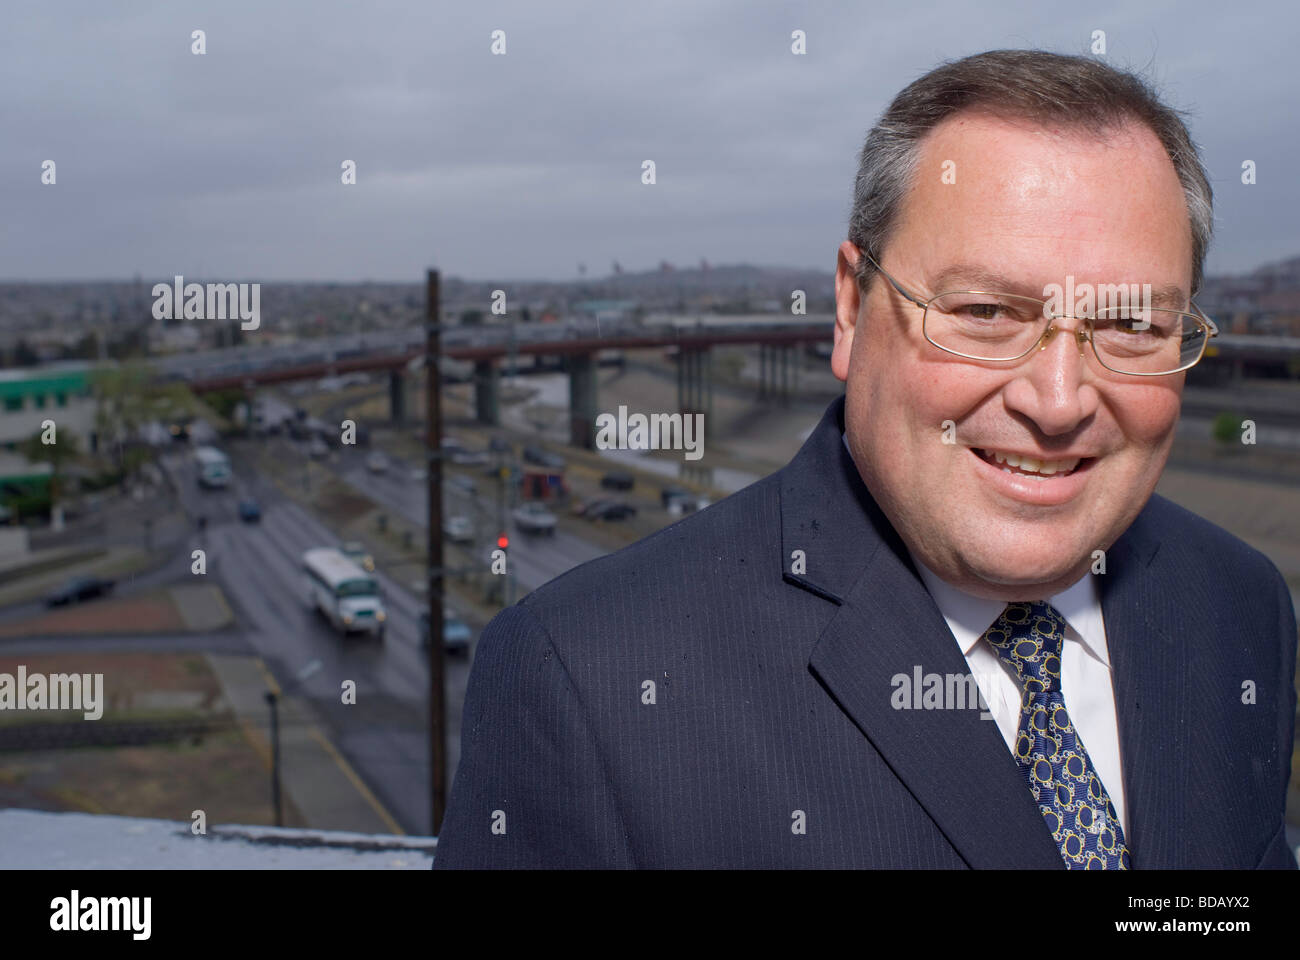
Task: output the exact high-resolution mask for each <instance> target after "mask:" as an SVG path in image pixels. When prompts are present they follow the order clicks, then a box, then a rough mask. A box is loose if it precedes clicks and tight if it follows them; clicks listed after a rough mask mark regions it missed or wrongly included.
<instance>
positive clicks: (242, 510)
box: [239, 500, 262, 523]
mask: <svg viewBox="0 0 1300 960" xmlns="http://www.w3.org/2000/svg"><path fill="white" fill-rule="evenodd" d="M239 519H240V520H243V521H244V522H245V523H257V522H258V521H259V520H261V519H262V507H261V505H260V504H259V503H258V502H257V501H256V500H240V501H239Z"/></svg>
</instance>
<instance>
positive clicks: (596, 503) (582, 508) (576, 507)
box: [571, 497, 612, 517]
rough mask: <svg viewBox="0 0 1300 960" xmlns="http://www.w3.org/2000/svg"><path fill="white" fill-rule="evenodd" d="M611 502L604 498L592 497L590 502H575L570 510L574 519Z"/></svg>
mask: <svg viewBox="0 0 1300 960" xmlns="http://www.w3.org/2000/svg"><path fill="white" fill-rule="evenodd" d="M611 502H612V501H610V500H607V499H605V498H604V497H593V498H592V499H590V500H577V501H575V502H574V504H573V506H572V508H571V510H572V511H573V515H574V516H575V517H585V516H586V515H587V513H588V512H589V511H593V510H597V509H599V508H600V507H602V506H604V505H605V504H607V503H611Z"/></svg>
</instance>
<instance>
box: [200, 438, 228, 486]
mask: <svg viewBox="0 0 1300 960" xmlns="http://www.w3.org/2000/svg"><path fill="white" fill-rule="evenodd" d="M194 467H195V470H196V472H197V475H198V480H199V486H200V487H208V488H219V487H225V486H228V485H229V484H230V458H229V457H227V456H226V455H225V454H224V453H222V452H221V451H220V450H218V449H217V448H216V447H199V448H198V449H197V450H195V451H194Z"/></svg>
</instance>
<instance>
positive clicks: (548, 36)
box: [0, 0, 1300, 281]
mask: <svg viewBox="0 0 1300 960" xmlns="http://www.w3.org/2000/svg"><path fill="white" fill-rule="evenodd" d="M1298 21H1300V13H1298V12H1297V8H1296V6H1295V5H1293V4H1287V3H1284V2H1280V0H1279V2H1272V3H1253V2H1233V3H1230V4H1224V3H1222V2H1221V0H1220V2H1197V3H1186V2H1182V3H1174V2H1156V3H1142V4H1138V3H1133V2H1132V0H1119V2H1102V3H1060V4H1050V3H1043V2H1029V0H1026V2H1011V3H999V4H996V5H993V4H987V3H969V2H960V0H943V2H925V0H916V2H903V3H888V4H886V3H881V2H870V3H866V2H859V3H820V2H812V0H806V2H794V3H786V4H764V5H762V6H761V8H760V5H759V4H757V3H752V2H751V3H739V2H699V0H683V2H653V3H641V4H633V3H609V2H603V3H601V2H597V3H558V2H557V3H543V2H538V0H523V2H502V3H492V2H478V0H466V2H459V3H443V2H418V0H402V2H398V0H392V2H383V0H369V2H346V3H344V2H294V3H289V2H285V3H276V2H269V0H263V2H257V0H251V2H242V0H220V2H208V3H198V2H194V3H191V2H184V0H166V2H152V3H148V2H110V0H87V2H76V3H63V2H48V3H23V4H21V5H20V4H17V3H6V4H5V5H4V11H3V13H0V131H2V134H0V220H2V222H3V230H2V231H0V278H3V279H7V280H46V279H90V278H95V279H115V278H122V279H129V278H130V277H131V276H132V275H133V274H135V273H137V272H139V273H141V274H143V275H144V276H145V277H152V276H171V275H173V274H177V273H180V274H187V275H190V276H196V277H198V276H202V277H206V278H218V279H224V280H229V281H238V280H245V279H247V280H256V279H264V280H295V279H296V280H338V281H347V280H362V279H373V280H406V281H418V280H419V279H420V278H421V277H422V276H423V271H424V269H425V268H426V267H428V266H437V267H440V268H441V269H442V270H443V272H444V273H445V274H454V275H459V276H464V277H468V278H472V279H483V280H491V279H495V278H497V277H500V278H502V279H523V278H539V279H557V280H558V279H567V278H572V277H575V276H577V264H578V263H579V261H583V262H585V263H586V264H587V265H588V268H589V274H588V275H589V276H601V275H604V274H606V273H608V272H609V269H610V261H611V260H613V259H618V260H619V261H620V262H621V263H622V264H623V266H624V267H625V268H626V269H629V270H639V269H648V268H651V267H654V266H656V265H657V264H658V262H659V261H660V260H661V259H666V260H669V261H671V262H673V263H676V264H678V265H693V264H695V263H697V262H698V260H699V258H700V257H706V258H707V259H708V260H709V261H710V262H712V263H738V262H747V263H757V264H767V265H782V266H799V267H821V268H824V269H827V270H830V269H833V267H834V263H835V248H836V246H837V244H838V243H839V242H840V240H842V239H843V237H844V233H845V224H846V220H847V212H848V204H849V199H850V190H851V185H852V180H853V174H854V166H855V161H856V155H857V151H858V150H859V148H860V147H861V143H862V138H863V136H864V135H865V133H866V130H867V128H868V127H869V126H870V124H871V122H872V121H873V120H874V118H875V117H876V116H877V115H878V114H879V113H880V111H881V109H882V108H883V107H884V106H885V105H886V103H887V102H888V101H889V99H890V98H891V97H892V96H893V95H894V94H895V93H896V92H897V91H898V90H899V89H900V88H901V87H902V86H903V85H905V84H906V83H907V82H909V81H910V80H912V79H914V78H915V77H917V76H918V75H920V74H921V73H923V72H925V71H926V70H927V69H929V68H930V67H932V66H934V65H935V64H936V63H938V62H939V61H941V60H944V59H949V58H953V57H959V56H962V55H965V54H968V53H974V52H977V51H980V50H985V49H991V48H995V47H1006V46H1011V47H1027V46H1037V47H1044V48H1047V49H1052V50H1058V51H1062V52H1069V53H1086V52H1087V51H1088V47H1089V44H1090V38H1091V34H1092V31H1093V30H1098V29H1100V30H1104V31H1105V32H1106V42H1107V58H1108V60H1110V61H1111V62H1113V63H1115V64H1117V65H1122V66H1130V67H1139V68H1144V69H1145V70H1146V71H1147V72H1148V75H1149V76H1150V77H1152V78H1153V79H1154V80H1155V81H1156V82H1157V84H1158V85H1159V87H1160V88H1161V89H1162V90H1163V91H1164V92H1165V94H1166V96H1167V98H1168V99H1169V100H1170V101H1171V102H1172V103H1173V105H1175V106H1177V107H1179V108H1182V109H1188V110H1191V111H1192V112H1193V117H1192V133H1193V136H1194V137H1195V138H1196V140H1197V141H1198V143H1199V144H1200V145H1201V147H1202V149H1203V151H1204V155H1205V160H1206V163H1207V166H1208V167H1209V169H1210V173H1211V179H1212V182H1213V185H1214V190H1215V200H1216V203H1215V213H1216V220H1217V227H1218V234H1217V237H1216V240H1215V243H1214V246H1213V248H1212V249H1211V253H1210V260H1209V268H1210V272H1212V273H1213V272H1223V271H1237V270H1244V269H1249V268H1252V267H1254V266H1257V265H1259V264H1260V263H1264V262H1267V261H1270V260H1276V259H1280V258H1284V257H1289V256H1294V255H1297V254H1300V240H1297V237H1296V226H1295V224H1296V214H1297V212H1298V211H1300V203H1298V202H1297V200H1300V183H1298V181H1297V162H1296V157H1297V156H1300V123H1297V116H1298V115H1300V110H1297V104H1296V101H1297V86H1298V85H1297V73H1298V72H1300V71H1298V68H1297V55H1296V52H1295V37H1296V36H1297V33H1298V32H1300V31H1298V30H1297V27H1298V26H1300V23H1298ZM195 29H202V30H204V31H206V43H207V53H206V55H204V56H195V55H193V54H192V53H191V52H190V46H191V39H190V35H191V31H192V30H195ZM496 29H500V30H504V31H505V32H506V42H507V48H506V49H507V53H506V55H505V56H493V55H492V54H491V52H490V44H491V37H490V34H491V32H492V31H493V30H496ZM795 29H801V30H804V31H806V33H807V37H808V41H807V45H808V53H807V55H806V56H794V55H792V53H791V51H790V44H791V39H790V36H791V31H793V30H795ZM51 159H52V160H54V161H55V162H56V164H57V184H56V185H55V186H53V187H50V186H43V185H42V184H41V182H40V177H41V164H42V162H43V161H45V160H51ZM646 159H652V160H654V161H655V163H656V165H657V177H658V183H657V184H656V185H655V186H653V187H647V186H643V185H642V184H641V180H640V177H641V163H642V161H643V160H646ZM1245 159H1251V160H1254V161H1255V162H1256V164H1257V170H1258V172H1257V177H1258V183H1257V184H1256V185H1254V186H1243V185H1242V184H1241V182H1240V173H1241V162H1242V161H1243V160H1245ZM344 160H354V161H356V164H357V180H358V182H357V185H355V186H343V185H342V184H341V183H340V172H341V170H340V164H341V163H342V162H343V161H344Z"/></svg>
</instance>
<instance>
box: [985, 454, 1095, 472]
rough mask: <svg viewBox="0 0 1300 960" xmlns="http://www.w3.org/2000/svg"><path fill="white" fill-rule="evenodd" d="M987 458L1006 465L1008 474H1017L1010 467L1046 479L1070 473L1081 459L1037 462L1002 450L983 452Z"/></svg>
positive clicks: (1005, 468) (1005, 469)
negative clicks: (1058, 474) (1054, 475)
mask: <svg viewBox="0 0 1300 960" xmlns="http://www.w3.org/2000/svg"><path fill="white" fill-rule="evenodd" d="M983 452H984V454H985V455H986V458H991V459H993V460H994V461H995V462H997V463H1005V464H1006V465H1007V466H1005V467H1003V468H1002V469H1003V471H1004V472H1006V473H1015V472H1016V471H1015V470H1010V469H1008V467H1016V468H1017V469H1019V470H1020V471H1021V472H1022V473H1034V474H1038V475H1040V476H1044V477H1050V476H1052V475H1053V474H1057V473H1069V472H1070V471H1071V470H1073V469H1074V468H1075V467H1077V466H1078V465H1079V458H1078V457H1075V458H1074V459H1071V460H1036V459H1034V458H1033V457H1022V456H1020V455H1019V454H1017V453H1003V452H1002V451H1001V450H985V451H983Z"/></svg>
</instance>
